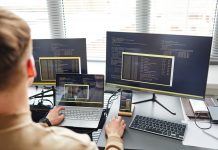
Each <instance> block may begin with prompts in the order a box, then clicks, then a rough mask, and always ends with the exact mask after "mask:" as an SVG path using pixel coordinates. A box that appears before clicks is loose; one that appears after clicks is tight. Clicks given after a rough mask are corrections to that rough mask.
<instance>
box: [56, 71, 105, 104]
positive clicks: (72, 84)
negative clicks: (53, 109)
mask: <svg viewBox="0 0 218 150" xmlns="http://www.w3.org/2000/svg"><path fill="white" fill-rule="evenodd" d="M103 102H104V75H93V74H57V75H56V104H57V105H64V106H84V107H103Z"/></svg>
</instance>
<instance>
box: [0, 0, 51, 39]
mask: <svg viewBox="0 0 218 150" xmlns="http://www.w3.org/2000/svg"><path fill="white" fill-rule="evenodd" d="M0 6H1V7H4V8H6V9H9V10H11V11H13V12H14V13H16V14H17V15H19V16H20V17H22V18H23V19H24V20H25V21H27V22H28V24H29V26H30V28H31V36H32V38H37V39H38V38H42V39H43V38H51V32H50V26H49V17H48V9H47V3H46V0H19V1H18V0H0Z"/></svg>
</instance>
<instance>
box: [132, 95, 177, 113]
mask: <svg viewBox="0 0 218 150" xmlns="http://www.w3.org/2000/svg"><path fill="white" fill-rule="evenodd" d="M150 101H152V102H156V103H158V104H159V105H160V106H162V107H163V108H164V109H166V110H167V111H168V112H169V113H171V114H172V115H176V113H174V112H172V111H170V110H169V109H168V108H166V107H165V106H164V105H163V104H161V103H160V102H159V101H158V100H157V97H156V95H155V93H153V97H152V98H151V99H147V100H142V101H139V102H134V103H132V104H139V103H144V102H150Z"/></svg>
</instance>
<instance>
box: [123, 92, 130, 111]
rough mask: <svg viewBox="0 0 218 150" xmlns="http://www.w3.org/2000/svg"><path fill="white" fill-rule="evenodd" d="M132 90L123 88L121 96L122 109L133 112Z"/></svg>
mask: <svg viewBox="0 0 218 150" xmlns="http://www.w3.org/2000/svg"><path fill="white" fill-rule="evenodd" d="M131 106H132V91H131V90H122V91H121V96H120V111H124V112H131Z"/></svg>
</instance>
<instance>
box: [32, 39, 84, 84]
mask: <svg viewBox="0 0 218 150" xmlns="http://www.w3.org/2000/svg"><path fill="white" fill-rule="evenodd" d="M33 56H34V59H35V65H36V71H37V77H36V78H35V80H34V84H55V79H56V74H57V73H87V58H86V39H84V38H74V39H34V40H33Z"/></svg>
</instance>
